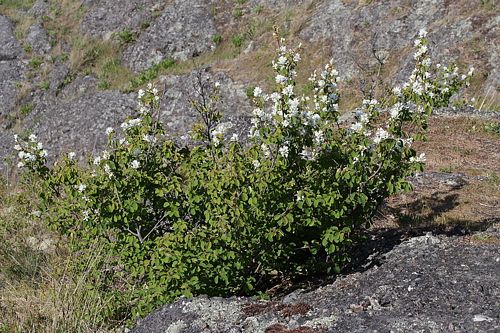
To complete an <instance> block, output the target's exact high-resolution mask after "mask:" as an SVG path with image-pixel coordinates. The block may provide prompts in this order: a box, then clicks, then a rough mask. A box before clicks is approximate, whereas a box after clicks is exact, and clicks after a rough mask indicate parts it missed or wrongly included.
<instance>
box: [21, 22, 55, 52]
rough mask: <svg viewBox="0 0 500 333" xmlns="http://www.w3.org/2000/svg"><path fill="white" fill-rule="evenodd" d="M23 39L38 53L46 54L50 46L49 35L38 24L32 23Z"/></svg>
mask: <svg viewBox="0 0 500 333" xmlns="http://www.w3.org/2000/svg"><path fill="white" fill-rule="evenodd" d="M25 41H26V43H28V44H29V45H30V46H31V48H32V50H33V51H34V52H36V53H38V54H48V53H49V52H50V50H51V48H52V47H51V45H50V38H49V35H47V32H46V31H45V29H44V28H43V27H42V26H41V25H40V24H34V25H32V26H31V27H30V28H29V29H28V33H27V35H26V40H25Z"/></svg>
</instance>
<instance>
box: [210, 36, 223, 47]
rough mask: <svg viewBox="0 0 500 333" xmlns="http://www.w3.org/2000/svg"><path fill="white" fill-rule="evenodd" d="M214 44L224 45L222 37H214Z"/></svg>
mask: <svg viewBox="0 0 500 333" xmlns="http://www.w3.org/2000/svg"><path fill="white" fill-rule="evenodd" d="M212 42H214V43H215V44H216V45H219V44H220V43H222V36H221V35H219V34H215V35H213V36H212Z"/></svg>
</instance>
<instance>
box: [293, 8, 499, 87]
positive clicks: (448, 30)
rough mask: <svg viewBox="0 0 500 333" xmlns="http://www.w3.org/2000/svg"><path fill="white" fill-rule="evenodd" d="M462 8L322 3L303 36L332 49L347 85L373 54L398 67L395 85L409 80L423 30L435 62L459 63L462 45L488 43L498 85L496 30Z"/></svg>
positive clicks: (491, 74)
mask: <svg viewBox="0 0 500 333" xmlns="http://www.w3.org/2000/svg"><path fill="white" fill-rule="evenodd" d="M462 7H465V8H467V7H468V4H467V2H465V1H457V2H454V3H453V5H450V4H447V2H446V1H445V2H443V1H438V0H425V1H414V0H412V1H409V0H398V1H390V2H387V1H372V2H371V3H370V4H365V5H359V4H358V2H346V1H340V0H334V1H324V2H322V3H321V4H319V5H317V6H316V10H315V13H314V14H313V15H312V16H311V18H312V19H311V20H309V22H308V23H307V24H306V26H305V28H304V29H303V30H302V31H301V33H300V36H301V37H302V38H304V39H305V40H307V41H312V42H326V43H328V44H330V45H331V46H332V48H331V54H332V57H333V58H334V59H335V62H336V65H337V67H338V68H339V71H340V72H341V76H343V78H344V79H346V80H348V79H351V78H354V77H357V76H359V75H360V74H362V72H363V71H362V70H361V69H360V67H364V68H366V67H369V66H373V65H375V64H376V63H377V60H376V58H375V57H374V56H373V55H372V49H373V50H376V51H378V52H383V53H386V54H388V55H389V56H390V58H389V59H387V61H389V62H392V66H396V68H397V70H396V71H395V73H396V75H395V77H394V78H395V79H396V81H401V80H402V79H404V78H406V77H407V75H408V73H409V72H410V71H411V69H412V68H413V53H412V52H411V51H410V50H412V48H411V47H412V42H413V39H415V37H416V35H417V33H418V31H419V30H420V29H422V28H426V29H427V30H428V31H429V36H428V37H429V40H430V43H431V45H432V47H431V52H432V57H433V59H434V60H435V61H438V62H443V63H447V62H450V61H456V60H458V59H460V56H461V54H460V49H459V47H464V46H463V44H464V43H466V42H471V41H473V40H474V39H478V38H479V40H484V39H486V40H488V41H489V42H486V43H487V45H486V46H485V47H486V50H485V51H484V52H485V55H491V57H490V59H489V60H486V61H488V64H487V65H488V66H489V67H490V69H491V70H490V71H489V73H488V75H489V78H488V79H487V80H490V81H491V82H493V83H494V84H498V81H499V79H500V77H499V76H498V67H499V66H500V65H499V63H500V61H498V50H497V47H496V44H497V43H496V42H495V39H496V38H497V37H495V36H498V26H496V27H494V23H493V22H490V23H488V22H489V21H488V22H487V23H479V24H476V25H475V24H474V22H475V21H474V20H475V16H474V15H475V12H474V11H467V14H466V15H467V16H464V14H463V12H462V11H461V10H462ZM437 22H446V23H437ZM495 31H496V32H495ZM485 37H487V38H485ZM460 45H462V46H460Z"/></svg>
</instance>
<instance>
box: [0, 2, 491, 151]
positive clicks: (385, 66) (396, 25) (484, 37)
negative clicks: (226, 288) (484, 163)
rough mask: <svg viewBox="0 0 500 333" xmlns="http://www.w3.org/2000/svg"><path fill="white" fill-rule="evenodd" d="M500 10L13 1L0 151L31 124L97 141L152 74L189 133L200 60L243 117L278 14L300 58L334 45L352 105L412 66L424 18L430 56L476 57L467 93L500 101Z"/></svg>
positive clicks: (4, 37)
mask: <svg viewBox="0 0 500 333" xmlns="http://www.w3.org/2000/svg"><path fill="white" fill-rule="evenodd" d="M498 23H499V15H498V8H497V7H495V2H494V1H484V0H481V1H479V0H477V1H469V0H467V1H445V0H425V1H413V0H397V1H391V2H386V1H364V0H363V1H361V0H359V1H358V0H356V1H348V0H343V1H341V0H335V1H320V0H317V1H312V0H307V1H292V0H282V1H277V0H272V1H270V0H252V1H245V0H243V1H229V0H224V1H222V0H217V1H211V0H192V1H173V0H172V1H170V0H130V1H129V0H127V1H121V0H120V1H114V0H113V1H112V0H83V1H82V0H68V1H63V2H61V1H55V0H37V1H33V0H26V1H6V2H3V3H2V4H0V42H1V43H2V48H1V51H0V75H1V77H2V80H1V83H0V126H1V127H2V132H1V134H0V155H1V156H7V155H8V154H9V153H10V147H11V146H12V139H11V137H12V135H13V133H15V132H20V131H24V130H29V131H33V132H35V133H37V134H39V135H40V136H41V139H42V140H43V141H44V142H46V143H47V145H48V147H49V148H50V151H51V152H52V154H57V153H60V152H61V151H63V150H65V151H68V150H75V151H79V152H84V153H87V154H88V153H92V152H95V151H96V150H99V149H100V147H101V146H102V144H103V140H104V135H103V130H104V129H105V128H106V127H108V126H114V125H117V124H119V122H120V121H121V120H122V119H123V117H124V116H125V115H127V114H130V113H131V112H132V111H133V108H134V107H135V102H134V94H133V91H135V90H137V89H139V87H140V86H141V85H143V84H145V83H146V81H150V80H153V81H157V82H161V83H162V87H161V88H162V89H164V92H165V94H164V100H163V101H162V105H163V108H164V119H165V120H166V121H167V122H168V123H169V124H170V125H171V128H172V130H174V131H176V132H180V133H185V132H186V130H187V129H189V127H190V125H191V123H192V121H193V120H194V119H195V114H193V113H192V111H191V110H190V107H189V105H190V104H189V99H190V98H191V96H190V92H191V91H192V89H191V86H190V84H189V81H190V78H191V77H192V72H193V71H194V70H197V69H200V68H203V69H205V70H207V73H209V74H210V75H213V76H216V77H218V78H220V80H222V81H223V86H224V87H225V89H224V91H223V100H224V101H225V102H226V103H225V104H224V107H223V111H224V112H225V114H226V115H227V116H228V117H237V118H238V117H242V116H243V117H244V116H245V115H248V113H249V111H250V105H249V103H248V101H247V98H246V96H245V89H246V88H247V87H250V86H254V85H260V86H264V87H266V86H267V87H270V86H272V79H271V75H272V74H271V69H270V66H269V62H270V60H271V59H272V57H273V51H274V48H275V43H274V42H273V37H272V33H273V25H276V26H277V27H279V29H280V34H281V35H282V36H283V37H286V38H287V39H288V40H289V42H290V44H294V45H297V44H299V43H302V45H303V47H302V53H303V59H304V60H303V64H302V68H303V69H304V71H306V72H307V71H310V70H313V69H316V68H319V67H320V65H321V64H322V63H324V62H326V61H327V60H328V59H329V58H331V57H332V58H333V59H334V61H335V65H336V66H337V67H338V69H339V71H340V73H341V76H342V79H343V81H342V88H343V91H344V92H345V98H344V99H343V104H344V108H345V109H351V108H353V107H355V106H356V103H355V102H354V101H355V100H357V97H359V96H360V95H361V94H362V91H363V87H364V88H365V89H366V87H367V86H369V83H370V82H374V81H373V80H374V77H375V76H378V77H380V78H382V79H383V81H385V82H398V81H401V79H402V78H403V77H404V76H405V75H406V74H408V71H409V69H410V68H411V62H412V51H411V47H412V45H411V43H412V40H413V39H414V37H415V35H416V33H417V31H418V30H419V29H421V28H424V27H425V28H427V29H428V30H429V38H430V41H431V43H432V50H433V52H434V58H436V59H437V60H438V61H440V62H443V63H447V62H450V61H456V62H458V63H459V64H467V65H473V66H475V67H476V69H477V72H478V74H477V75H476V79H475V81H474V83H473V87H472V89H471V90H469V93H468V95H466V96H465V97H467V98H468V99H470V98H472V97H474V98H475V99H476V101H479V102H476V104H477V106H480V105H479V104H481V103H480V101H481V99H482V100H483V102H484V101H486V103H483V104H486V107H489V108H490V109H491V108H493V109H494V108H495V105H498V82H499V77H500V76H499V75H500V74H499V67H498V66H499V65H498V64H499V63H500V61H499V56H498V34H499V28H498ZM302 81H303V82H305V81H306V80H305V78H303V80H302ZM306 88H307V87H306ZM482 107H483V108H485V106H484V105H483V106H482Z"/></svg>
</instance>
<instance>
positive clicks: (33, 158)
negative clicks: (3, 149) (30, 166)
mask: <svg viewBox="0 0 500 333" xmlns="http://www.w3.org/2000/svg"><path fill="white" fill-rule="evenodd" d="M24 159H25V160H27V161H31V162H34V161H36V156H35V155H33V154H31V153H25V154H24Z"/></svg>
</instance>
